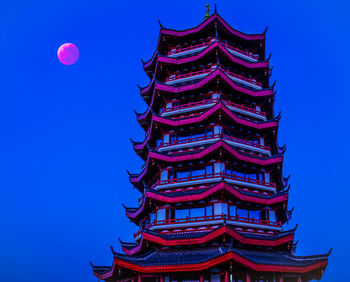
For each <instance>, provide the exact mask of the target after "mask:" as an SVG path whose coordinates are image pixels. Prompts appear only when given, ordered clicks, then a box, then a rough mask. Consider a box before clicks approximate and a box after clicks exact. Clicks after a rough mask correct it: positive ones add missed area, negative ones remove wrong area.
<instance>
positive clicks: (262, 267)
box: [95, 251, 328, 279]
mask: <svg viewBox="0 0 350 282" xmlns="http://www.w3.org/2000/svg"><path fill="white" fill-rule="evenodd" d="M230 260H233V261H234V262H236V263H239V264H241V265H243V266H245V267H247V268H249V269H251V270H254V271H265V272H267V271H268V272H283V273H286V272H294V273H306V272H309V271H312V270H315V269H318V268H322V267H326V266H327V264H328V259H324V260H323V261H320V262H318V263H315V264H312V265H309V266H305V267H300V266H285V265H268V264H257V263H254V262H252V261H250V260H248V259H246V258H244V257H242V256H240V255H238V254H236V253H234V252H232V251H231V252H229V253H226V254H224V255H222V256H220V257H217V258H214V259H211V260H208V261H205V262H202V263H196V264H185V265H156V266H140V265H136V264H133V263H130V262H127V261H124V260H122V259H118V258H115V259H114V260H113V266H112V270H111V271H109V272H107V273H105V274H103V275H100V274H97V273H96V272H95V275H96V276H97V277H98V278H99V279H108V278H110V277H112V275H113V272H114V269H115V266H116V265H117V266H121V267H124V268H127V269H130V270H134V271H137V272H139V273H155V272H156V273H163V272H183V271H203V270H206V269H208V268H210V267H213V266H216V265H218V264H221V263H224V262H227V261H230Z"/></svg>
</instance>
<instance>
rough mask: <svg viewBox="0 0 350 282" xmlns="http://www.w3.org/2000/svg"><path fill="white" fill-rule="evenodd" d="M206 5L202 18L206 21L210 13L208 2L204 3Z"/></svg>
mask: <svg viewBox="0 0 350 282" xmlns="http://www.w3.org/2000/svg"><path fill="white" fill-rule="evenodd" d="M206 7H207V10H206V11H205V16H204V20H205V21H206V20H207V19H209V18H210V15H209V10H210V9H209V4H207V5H206Z"/></svg>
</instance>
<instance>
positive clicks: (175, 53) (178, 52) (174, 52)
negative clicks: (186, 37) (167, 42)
mask: <svg viewBox="0 0 350 282" xmlns="http://www.w3.org/2000/svg"><path fill="white" fill-rule="evenodd" d="M214 42H216V40H215V39H212V40H211V41H203V42H202V43H199V44H195V45H190V46H188V47H184V48H172V49H171V50H170V51H169V53H168V57H170V58H177V57H180V56H181V57H182V56H186V55H190V54H193V53H197V52H200V51H202V50H203V49H205V48H206V47H208V46H209V45H211V44H212V43H214Z"/></svg>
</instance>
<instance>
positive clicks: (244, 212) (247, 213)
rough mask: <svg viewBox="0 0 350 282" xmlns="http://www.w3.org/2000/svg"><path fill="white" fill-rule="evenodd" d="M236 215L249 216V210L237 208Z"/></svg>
mask: <svg viewBox="0 0 350 282" xmlns="http://www.w3.org/2000/svg"><path fill="white" fill-rule="evenodd" d="M237 216H239V217H244V218H248V217H249V212H248V210H245V209H241V208H237Z"/></svg>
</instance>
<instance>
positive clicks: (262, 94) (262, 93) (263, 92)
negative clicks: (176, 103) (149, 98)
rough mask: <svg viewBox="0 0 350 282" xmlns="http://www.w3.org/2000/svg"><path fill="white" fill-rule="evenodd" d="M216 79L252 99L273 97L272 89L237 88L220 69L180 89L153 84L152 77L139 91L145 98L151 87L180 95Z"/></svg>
mask: <svg viewBox="0 0 350 282" xmlns="http://www.w3.org/2000/svg"><path fill="white" fill-rule="evenodd" d="M216 77H220V78H222V79H223V80H224V81H225V82H226V83H227V84H229V85H230V86H231V87H232V88H233V89H234V90H235V91H238V92H240V93H243V94H246V95H250V96H253V97H265V96H272V95H273V89H272V88H271V89H270V88H269V89H263V90H258V91H255V90H251V89H248V88H246V87H242V86H239V85H238V84H236V83H235V82H234V81H233V80H232V79H231V78H229V77H228V76H227V74H225V73H224V72H223V71H222V70H221V69H217V70H215V71H213V72H212V73H210V74H209V75H207V76H206V77H205V78H203V79H202V80H200V81H199V82H197V83H194V84H188V85H185V86H180V87H176V86H170V85H166V84H160V83H157V82H155V79H154V77H153V78H152V80H151V81H150V83H149V84H148V86H146V87H144V88H142V89H141V90H140V93H141V96H145V95H146V93H148V92H149V91H150V90H151V88H152V87H153V86H155V90H159V91H164V92H169V93H182V92H186V91H191V90H196V89H200V88H201V87H202V86H204V85H206V84H208V83H209V82H211V81H212V80H213V79H215V78H216ZM153 84H154V85H153ZM153 92H154V91H153Z"/></svg>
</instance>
